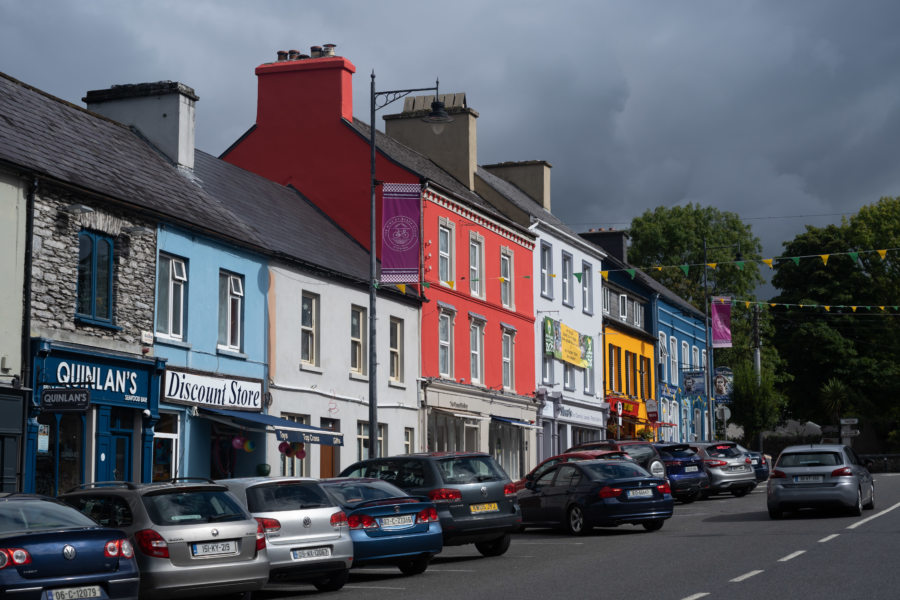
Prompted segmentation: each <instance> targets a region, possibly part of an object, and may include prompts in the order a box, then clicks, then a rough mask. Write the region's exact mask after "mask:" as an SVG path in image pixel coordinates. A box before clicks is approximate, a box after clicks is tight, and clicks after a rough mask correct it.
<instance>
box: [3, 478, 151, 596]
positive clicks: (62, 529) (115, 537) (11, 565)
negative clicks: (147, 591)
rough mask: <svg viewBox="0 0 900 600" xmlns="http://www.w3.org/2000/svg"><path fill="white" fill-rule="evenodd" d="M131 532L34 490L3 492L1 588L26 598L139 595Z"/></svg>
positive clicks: (4, 592)
mask: <svg viewBox="0 0 900 600" xmlns="http://www.w3.org/2000/svg"><path fill="white" fill-rule="evenodd" d="M139 583H140V579H139V576H138V567H137V563H136V562H135V560H134V549H133V548H132V546H131V543H130V542H129V541H128V539H127V536H126V535H125V534H124V533H123V532H121V531H118V530H116V529H109V528H106V527H101V526H100V525H98V524H97V523H96V522H95V521H93V520H92V519H90V518H88V517H86V516H84V515H83V514H81V513H80V512H79V511H77V510H76V509H74V508H72V507H71V506H67V505H65V504H63V503H61V502H58V501H56V500H54V499H52V498H47V497H44V496H36V495H32V494H0V590H2V592H3V594H2V595H3V596H4V597H7V596H8V597H12V598H21V599H23V600H32V599H33V600H54V599H56V598H88V599H91V598H93V599H99V600H107V599H113V598H116V599H119V598H134V599H136V598H137V597H138V586H139Z"/></svg>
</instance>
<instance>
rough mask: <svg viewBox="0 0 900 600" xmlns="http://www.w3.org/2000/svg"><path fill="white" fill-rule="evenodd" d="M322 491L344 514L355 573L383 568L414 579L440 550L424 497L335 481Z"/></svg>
mask: <svg viewBox="0 0 900 600" xmlns="http://www.w3.org/2000/svg"><path fill="white" fill-rule="evenodd" d="M322 487H323V488H325V491H326V492H327V493H328V495H329V496H331V497H332V498H333V499H334V500H335V501H336V502H337V504H338V506H341V507H342V508H343V509H344V512H346V513H347V521H348V523H349V525H350V537H351V538H352V539H353V566H354V567H361V566H365V565H368V564H378V563H387V564H392V565H396V566H397V567H399V569H400V571H401V572H402V573H403V574H404V575H416V574H418V573H423V572H425V570H426V569H427V568H428V563H429V562H431V559H432V558H433V557H434V555H435V554H437V553H439V552H440V551H441V550H442V549H443V547H444V539H443V538H444V535H443V532H442V531H441V522H440V520H439V519H438V513H437V508H436V507H435V505H434V503H433V502H432V501H431V500H429V499H428V498H427V497H425V496H410V495H409V494H407V493H406V492H405V491H403V490H401V489H400V488H398V487H397V486H395V485H394V484H392V483H388V482H387V481H383V480H381V479H363V478H353V477H337V478H333V479H325V480H323V481H322Z"/></svg>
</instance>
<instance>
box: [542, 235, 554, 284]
mask: <svg viewBox="0 0 900 600" xmlns="http://www.w3.org/2000/svg"><path fill="white" fill-rule="evenodd" d="M541 296H544V297H545V298H553V247H552V246H550V245H549V244H546V243H544V242H541Z"/></svg>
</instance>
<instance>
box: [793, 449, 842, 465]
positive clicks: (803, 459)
mask: <svg viewBox="0 0 900 600" xmlns="http://www.w3.org/2000/svg"><path fill="white" fill-rule="evenodd" d="M840 464H843V461H842V460H841V455H840V454H838V453H837V452H789V453H785V454H782V455H781V456H779V457H778V465H777V466H779V467H833V466H836V465H840Z"/></svg>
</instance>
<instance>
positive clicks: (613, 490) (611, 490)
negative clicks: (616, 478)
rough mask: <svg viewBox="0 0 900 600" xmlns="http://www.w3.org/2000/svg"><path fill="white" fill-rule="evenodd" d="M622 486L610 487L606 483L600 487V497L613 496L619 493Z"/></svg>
mask: <svg viewBox="0 0 900 600" xmlns="http://www.w3.org/2000/svg"><path fill="white" fill-rule="evenodd" d="M621 493H622V488H617V487H610V486H608V485H605V486H603V487H602V488H600V497H601V498H615V497H616V496H619V495H621Z"/></svg>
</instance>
